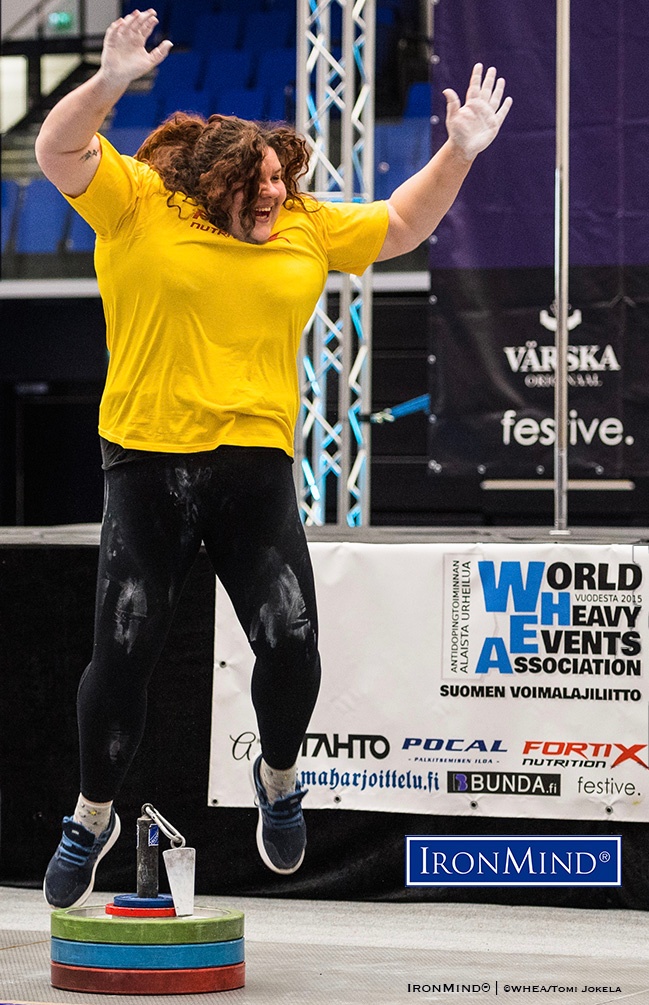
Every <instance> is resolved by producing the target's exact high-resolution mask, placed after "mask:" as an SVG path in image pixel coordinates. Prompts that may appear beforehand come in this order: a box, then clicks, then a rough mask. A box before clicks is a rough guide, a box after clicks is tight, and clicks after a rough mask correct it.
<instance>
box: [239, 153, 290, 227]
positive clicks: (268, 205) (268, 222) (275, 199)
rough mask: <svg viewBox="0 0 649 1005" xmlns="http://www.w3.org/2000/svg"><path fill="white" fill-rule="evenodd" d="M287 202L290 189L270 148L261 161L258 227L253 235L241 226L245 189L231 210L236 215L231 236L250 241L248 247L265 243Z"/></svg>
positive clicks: (256, 225) (256, 210)
mask: <svg viewBox="0 0 649 1005" xmlns="http://www.w3.org/2000/svg"><path fill="white" fill-rule="evenodd" d="M285 199H286V186H285V185H284V182H283V181H282V165H281V164H280V162H279V158H278V156H277V154H276V153H275V151H274V150H273V148H272V147H268V148H267V149H266V153H265V154H264V159H263V161H262V162H261V173H260V178H259V195H258V197H257V201H256V203H255V225H254V227H253V228H252V230H251V231H249V232H248V231H246V230H244V228H243V226H242V225H241V220H240V213H241V207H242V205H243V190H242V189H237V191H236V192H235V193H234V195H233V197H232V206H231V209H230V213H231V216H232V226H231V227H230V233H231V234H232V236H233V237H236V238H237V240H239V241H246V242H247V243H248V244H264V242H265V241H267V240H268V239H269V237H270V235H271V233H272V230H273V227H274V226H275V221H276V220H277V217H278V216H279V211H280V209H281V207H282V204H283V202H284V200H285Z"/></svg>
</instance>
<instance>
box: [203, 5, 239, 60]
mask: <svg viewBox="0 0 649 1005" xmlns="http://www.w3.org/2000/svg"><path fill="white" fill-rule="evenodd" d="M240 36H241V17H240V16H239V14H236V13H233V12H230V11H228V12H224V13H222V14H202V15H201V16H200V17H198V18H196V22H195V24H194V34H193V43H192V44H193V46H194V48H195V49H198V50H199V51H200V52H204V53H205V54H206V55H208V54H209V53H210V52H212V51H214V50H217V51H218V50H220V49H236V48H237V47H238V45H239V41H240Z"/></svg>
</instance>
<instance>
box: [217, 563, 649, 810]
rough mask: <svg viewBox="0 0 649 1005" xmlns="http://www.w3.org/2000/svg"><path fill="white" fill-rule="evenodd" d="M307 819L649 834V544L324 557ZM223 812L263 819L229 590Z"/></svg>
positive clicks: (220, 736) (220, 596)
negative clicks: (346, 812)
mask: <svg viewBox="0 0 649 1005" xmlns="http://www.w3.org/2000/svg"><path fill="white" fill-rule="evenodd" d="M310 550H311V555H312V558H313V564H314V569H315V576H316V587H317V593H318V606H319V616H320V627H321V636H320V652H321V656H322V665H323V675H322V687H321V691H320V697H319V699H318V704H317V706H316V710H315V712H314V715H313V718H312V721H311V723H310V726H309V732H308V734H307V736H306V739H305V742H304V745H303V749H302V756H301V759H300V764H299V767H300V772H301V778H302V781H303V784H304V785H305V786H306V787H307V788H309V790H310V791H309V795H308V797H307V801H306V803H305V805H306V806H307V807H310V808H339V809H362V810H382V811H393V812H404V813H434V814H444V815H451V816H452V815H456V814H463V815H471V816H480V815H484V816H502V817H521V816H522V817H530V818H557V819H587V820H588V819H590V820H598V819H610V820H613V821H614V820H636V821H644V822H646V821H649V802H648V800H647V786H648V783H649V769H648V757H647V755H648V741H649V736H648V728H649V727H648V711H649V709H648V699H649V695H648V689H647V684H646V675H647V669H646V663H647V658H648V656H649V624H648V618H647V611H648V610H649V604H648V603H647V597H646V590H647V587H649V550H648V549H647V546H626V545H611V546H601V545H577V544H574V545H573V544H548V545H536V544H529V545H528V544H523V545H521V544H512V545H509V544H473V545H459V544H458V545H455V546H449V545H447V544H350V543H344V544H321V543H316V544H312V545H311V546H310ZM216 609H217V615H216V638H215V670H214V697H213V726H212V750H211V762H210V778H209V794H208V799H209V802H210V803H211V804H212V805H220V806H251V805H252V803H253V794H252V786H251V782H250V769H251V765H252V761H253V760H254V758H255V757H256V756H257V754H258V752H259V740H258V736H257V727H256V720H255V716H254V711H253V708H252V704H251V701H250V675H251V670H252V663H253V659H252V654H251V652H250V650H249V647H248V643H247V641H246V638H245V636H244V634H243V632H242V630H241V628H240V626H239V624H238V622H237V620H236V617H235V615H234V611H233V609H232V606H231V604H230V601H229V599H228V597H227V595H226V594H225V591H224V590H223V588H222V587H221V585H220V584H218V585H217V608H216Z"/></svg>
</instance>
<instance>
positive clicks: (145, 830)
mask: <svg viewBox="0 0 649 1005" xmlns="http://www.w3.org/2000/svg"><path fill="white" fill-rule="evenodd" d="M158 833H159V832H158V825H157V824H156V823H154V822H153V820H152V819H151V817H150V816H149V815H148V814H147V813H144V811H143V812H142V816H140V817H138V818H137V895H138V897H146V898H149V897H157V896H158Z"/></svg>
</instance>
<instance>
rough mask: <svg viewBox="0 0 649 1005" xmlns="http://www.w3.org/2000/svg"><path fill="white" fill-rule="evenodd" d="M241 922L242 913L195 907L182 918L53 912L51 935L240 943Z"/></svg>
mask: <svg viewBox="0 0 649 1005" xmlns="http://www.w3.org/2000/svg"><path fill="white" fill-rule="evenodd" d="M243 921H244V915H243V911H233V910H230V909H229V908H226V907H196V908H194V913H193V914H192V915H189V916H188V917H182V918H124V917H118V916H116V915H111V914H106V910H105V907H104V906H103V905H102V906H101V907H97V906H95V907H88V906H86V907H71V908H65V909H63V910H59V911H53V912H52V917H51V932H52V936H53V937H54V938H58V939H68V940H69V941H70V942H110V943H117V944H119V945H178V944H181V943H195V942H230V941H232V940H233V939H240V938H242V937H243Z"/></svg>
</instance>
